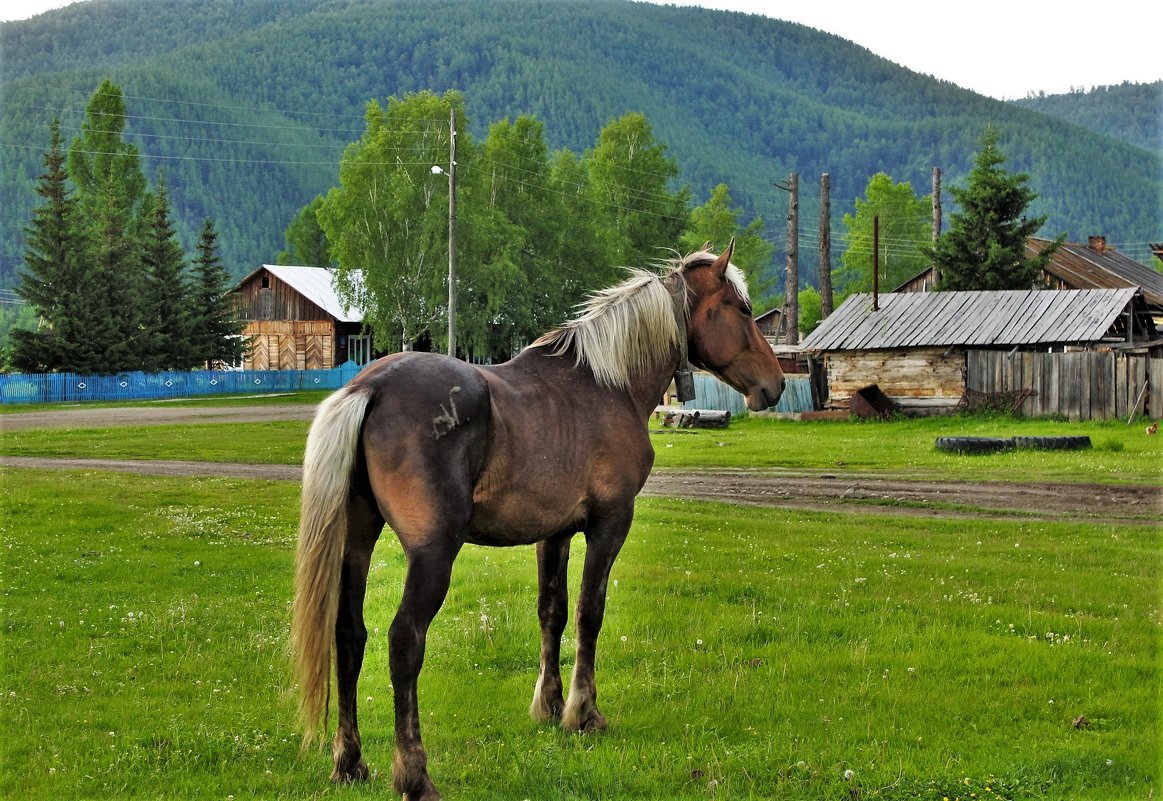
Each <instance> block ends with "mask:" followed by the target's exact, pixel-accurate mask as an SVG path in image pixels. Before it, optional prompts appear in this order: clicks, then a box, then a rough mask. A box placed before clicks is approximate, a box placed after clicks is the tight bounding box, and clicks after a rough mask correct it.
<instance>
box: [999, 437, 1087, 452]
mask: <svg viewBox="0 0 1163 801" xmlns="http://www.w3.org/2000/svg"><path fill="white" fill-rule="evenodd" d="M1014 445H1015V446H1016V447H1018V448H1023V449H1027V450H1041V451H1079V450H1084V449H1086V448H1089V447H1091V444H1090V437H1078V436H1071V437H1014Z"/></svg>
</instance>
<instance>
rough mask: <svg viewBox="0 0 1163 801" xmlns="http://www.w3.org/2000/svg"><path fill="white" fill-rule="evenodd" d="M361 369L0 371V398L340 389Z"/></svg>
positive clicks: (66, 399)
mask: <svg viewBox="0 0 1163 801" xmlns="http://www.w3.org/2000/svg"><path fill="white" fill-rule="evenodd" d="M359 371H360V367H359V365H357V364H355V362H347V363H346V364H343V365H340V366H339V367H335V368H332V369H330V370H196V371H192V372H176V371H173V372H160V373H140V372H133V373H114V374H112V375H77V374H76V373H11V374H0V403H4V404H8V403H79V402H84V401H122V400H160V399H165V398H194V397H200V396H204V395H237V394H246V393H254V394H269V393H276V392H300V391H302V390H307V389H339V387H341V386H343V385H344V384H346V383H347V382H348V381H350V380H351V379H352V377H353V376H354V375H355V374H356V373H358V372H359Z"/></svg>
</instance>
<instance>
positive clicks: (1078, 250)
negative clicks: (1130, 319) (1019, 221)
mask: <svg viewBox="0 0 1163 801" xmlns="http://www.w3.org/2000/svg"><path fill="white" fill-rule="evenodd" d="M1049 243H1050V240H1048V239H1037V238H1035V237H1031V238H1030V239H1028V240H1027V241H1026V255H1028V256H1033V255H1035V254H1037V253H1038V252H1040V251H1041V250H1042V248H1044V247H1046V245H1048V244H1049ZM1043 278H1044V279H1045V281H1046V285H1047V286H1048V287H1050V288H1051V289H1114V288H1117V287H1130V286H1134V287H1138V288H1139V289H1140V290H1141V291H1142V293H1143V300H1144V301H1146V303H1147V308H1149V309H1150V310H1151V313H1152V315H1154V316H1155V318H1156V320H1157V321H1158V320H1159V318H1160V317H1161V316H1163V273H1160V272H1158V271H1156V270H1153V269H1151V268H1150V267H1147V266H1146V265H1143V264H1139V262H1137V261H1135V260H1134V259H1132V258H1130V257H1129V256H1125V255H1123V254H1122V253H1120V252H1119V251H1118V250H1116V249H1115V248H1112V247H1110V246H1108V245H1107V243H1106V238H1105V237H1101V236H1092V237H1090V239H1089V240H1088V242H1087V244H1085V245H1076V244H1073V243H1071V242H1064V243H1062V246H1061V247H1059V248H1058V250H1056V251H1055V252H1054V255H1053V256H1051V257H1050V263H1049V264H1047V265H1046V267H1045V269H1044V270H1043Z"/></svg>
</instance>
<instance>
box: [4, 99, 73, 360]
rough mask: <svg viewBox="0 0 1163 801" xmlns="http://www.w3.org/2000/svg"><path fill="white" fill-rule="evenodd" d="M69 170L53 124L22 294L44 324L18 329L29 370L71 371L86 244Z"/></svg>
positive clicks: (17, 350) (17, 347)
mask: <svg viewBox="0 0 1163 801" xmlns="http://www.w3.org/2000/svg"><path fill="white" fill-rule="evenodd" d="M67 181H69V173H67V171H66V170H65V155H64V151H63V149H62V142H60V123H59V121H58V120H53V121H52V124H51V143H50V145H49V151H48V152H47V153H45V155H44V173H43V174H42V176H41V177H40V179H38V181H37V185H36V193H37V194H38V195H40V196H41V198H43V199H44V205H43V206H41V207H38V208H37V209H36V210H35V212H34V214H33V223H31V226H29V227H28V228H27V229H26V241H24V246H26V250H24V264H26V266H27V271H26V272H22V273H21V276H20V285H19V286H17V287H16V292H17V293H19V294H20V296H21V298H23V299H24V300H26V301H28V303H29V305H30V306H31V307H33V308H35V309H36V314H37V316H38V319H40V326H38V329H37V330H35V331H30V330H23V329H16V330H14V331H13V334H12V336H13V357H12V358H13V366H15V367H16V369H17V370H23V371H26V372H45V371H56V370H71V369H72V366H73V365H71V364H69V363H67V362H66V350H67V349H66V348H65V343H64V342H63V339H62V336H63V331H62V326H63V323H64V322H65V321H67V319H69V317H70V316H71V315H74V314H76V313H77V309H76V308H74V305H76V303H77V301H78V300H79V299H78V296H77V293H76V279H77V273H78V271H79V270H80V269H81V265H83V262H84V259H83V256H81V255H83V252H84V248H83V246H81V236H80V231H79V228H78V220H77V200H76V198H74V196H73V194H72V192H71V191H70V187H69V183H67Z"/></svg>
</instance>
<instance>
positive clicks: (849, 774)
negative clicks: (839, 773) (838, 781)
mask: <svg viewBox="0 0 1163 801" xmlns="http://www.w3.org/2000/svg"><path fill="white" fill-rule="evenodd" d="M854 778H856V771H854V770H851V769H849V770H846V771H844V781H846V782H850V781H852V780H853V779H854Z"/></svg>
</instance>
